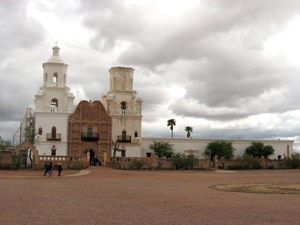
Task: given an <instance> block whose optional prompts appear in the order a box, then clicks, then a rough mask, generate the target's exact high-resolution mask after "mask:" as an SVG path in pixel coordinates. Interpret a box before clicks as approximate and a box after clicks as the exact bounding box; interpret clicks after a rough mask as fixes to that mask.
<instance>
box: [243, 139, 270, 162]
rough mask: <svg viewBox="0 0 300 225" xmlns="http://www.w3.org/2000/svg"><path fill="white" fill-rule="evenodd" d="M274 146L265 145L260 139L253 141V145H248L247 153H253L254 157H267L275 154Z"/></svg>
mask: <svg viewBox="0 0 300 225" xmlns="http://www.w3.org/2000/svg"><path fill="white" fill-rule="evenodd" d="M274 151H275V150H274V148H273V147H272V146H271V145H266V146H265V145H264V143H262V142H260V141H256V142H255V141H254V142H252V144H251V146H249V147H247V148H246V150H245V153H246V154H247V155H252V156H253V157H254V158H261V157H264V158H265V159H267V158H268V157H269V156H270V155H273V154H274Z"/></svg>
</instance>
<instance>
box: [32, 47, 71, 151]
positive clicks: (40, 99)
mask: <svg viewBox="0 0 300 225" xmlns="http://www.w3.org/2000/svg"><path fill="white" fill-rule="evenodd" d="M52 49H53V53H52V56H51V57H50V58H49V59H48V61H47V62H45V63H43V86H42V87H41V88H40V90H39V91H38V93H37V94H36V95H35V120H36V121H35V129H36V132H37V133H38V135H39V140H38V141H37V143H36V145H37V149H38V151H39V155H52V156H54V155H56V156H58V155H62V156H65V155H66V154H67V125H68V116H69V114H71V113H72V112H73V110H74V95H73V94H72V93H71V92H70V89H69V88H68V87H67V86H66V83H67V69H68V65H67V64H65V63H64V61H63V60H62V59H61V58H60V56H59V50H60V48H59V47H58V46H54V47H53V48H52Z"/></svg>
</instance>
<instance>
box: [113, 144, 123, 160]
mask: <svg viewBox="0 0 300 225" xmlns="http://www.w3.org/2000/svg"><path fill="white" fill-rule="evenodd" d="M112 149H113V158H116V153H117V152H121V151H122V149H120V147H119V143H118V141H116V142H114V141H112Z"/></svg>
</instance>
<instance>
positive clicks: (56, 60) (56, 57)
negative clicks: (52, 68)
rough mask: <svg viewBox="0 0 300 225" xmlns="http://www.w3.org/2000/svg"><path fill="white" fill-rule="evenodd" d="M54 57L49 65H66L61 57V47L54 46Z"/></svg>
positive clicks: (49, 61) (49, 60) (50, 59)
mask: <svg viewBox="0 0 300 225" xmlns="http://www.w3.org/2000/svg"><path fill="white" fill-rule="evenodd" d="M52 49H53V55H52V56H51V57H50V58H49V59H48V61H47V62H48V63H64V61H63V60H62V58H60V57H59V49H60V48H59V47H57V46H54V47H53V48H52Z"/></svg>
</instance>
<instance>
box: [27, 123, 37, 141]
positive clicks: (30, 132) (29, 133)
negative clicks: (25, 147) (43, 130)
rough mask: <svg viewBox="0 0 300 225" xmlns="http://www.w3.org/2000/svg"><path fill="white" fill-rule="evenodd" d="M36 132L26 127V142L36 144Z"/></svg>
mask: <svg viewBox="0 0 300 225" xmlns="http://www.w3.org/2000/svg"><path fill="white" fill-rule="evenodd" d="M35 136H36V133H35V130H34V128H33V127H26V128H25V141H28V142H29V143H31V144H34V140H35Z"/></svg>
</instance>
